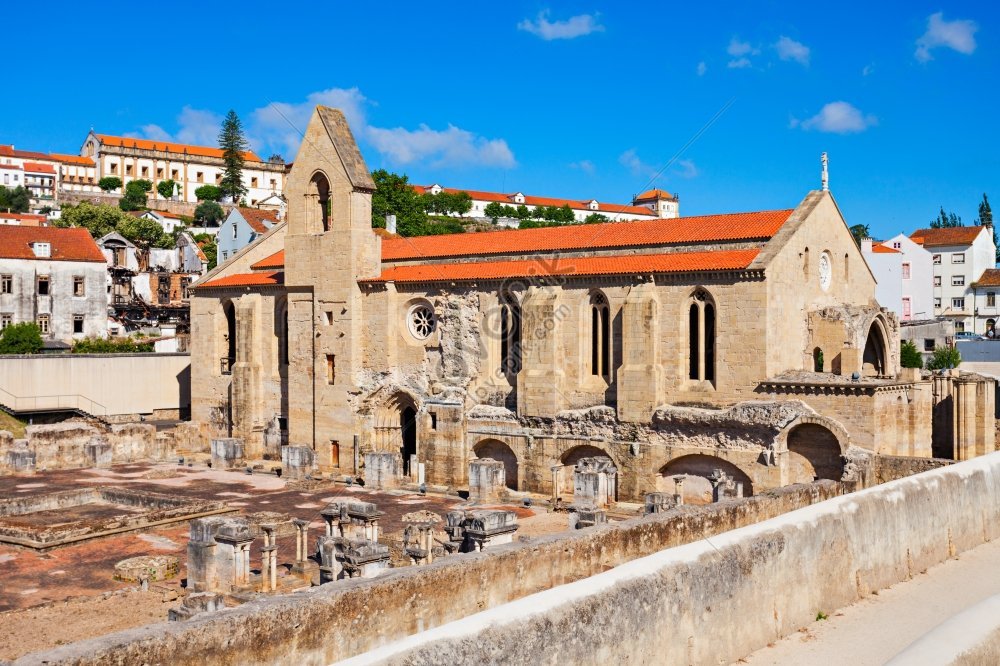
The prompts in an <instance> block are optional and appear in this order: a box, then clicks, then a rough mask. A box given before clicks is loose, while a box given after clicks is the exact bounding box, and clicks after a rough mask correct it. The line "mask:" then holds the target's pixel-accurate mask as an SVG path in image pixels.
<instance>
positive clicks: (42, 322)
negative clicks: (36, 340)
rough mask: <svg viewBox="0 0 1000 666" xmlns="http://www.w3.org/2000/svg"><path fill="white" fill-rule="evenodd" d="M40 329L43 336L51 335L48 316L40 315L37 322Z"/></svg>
mask: <svg viewBox="0 0 1000 666" xmlns="http://www.w3.org/2000/svg"><path fill="white" fill-rule="evenodd" d="M36 323H37V324H38V328H39V329H41V332H42V335H48V333H49V316H48V315H47V314H43V315H38V319H37V320H36Z"/></svg>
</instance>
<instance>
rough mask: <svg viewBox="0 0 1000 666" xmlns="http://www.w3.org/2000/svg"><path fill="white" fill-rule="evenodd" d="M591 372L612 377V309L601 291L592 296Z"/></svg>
mask: <svg viewBox="0 0 1000 666" xmlns="http://www.w3.org/2000/svg"><path fill="white" fill-rule="evenodd" d="M590 374H592V375H595V376H599V377H604V378H605V379H610V377H611V311H610V308H609V307H608V299H607V298H605V296H604V294H602V293H600V292H598V293H595V294H593V295H592V296H591V297H590Z"/></svg>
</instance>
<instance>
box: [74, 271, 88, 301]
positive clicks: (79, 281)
mask: <svg viewBox="0 0 1000 666" xmlns="http://www.w3.org/2000/svg"><path fill="white" fill-rule="evenodd" d="M85 289H86V287H85V283H84V281H83V277H81V276H79V275H77V276H74V277H73V295H74V296H84V295H85V293H86V292H85Z"/></svg>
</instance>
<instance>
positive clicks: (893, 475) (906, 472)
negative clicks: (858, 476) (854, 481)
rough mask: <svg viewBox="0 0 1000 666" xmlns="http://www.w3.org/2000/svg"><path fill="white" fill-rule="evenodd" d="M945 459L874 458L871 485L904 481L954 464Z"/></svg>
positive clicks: (952, 461)
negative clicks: (897, 480)
mask: <svg viewBox="0 0 1000 666" xmlns="http://www.w3.org/2000/svg"><path fill="white" fill-rule="evenodd" d="M954 462H955V461H954V460H945V459H943V458H910V457H905V456H872V466H871V481H872V482H873V483H872V484H871V485H877V484H879V483H887V482H889V481H895V480H896V479H903V478H906V477H908V476H913V475H914V474H920V473H921V472H927V471H929V470H932V469H938V468H940V467H947V466H948V465H951V464H954Z"/></svg>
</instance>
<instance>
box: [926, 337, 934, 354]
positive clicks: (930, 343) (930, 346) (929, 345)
mask: <svg viewBox="0 0 1000 666" xmlns="http://www.w3.org/2000/svg"><path fill="white" fill-rule="evenodd" d="M924 351H934V338H924Z"/></svg>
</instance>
